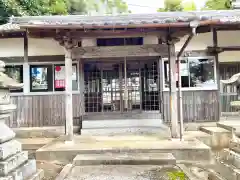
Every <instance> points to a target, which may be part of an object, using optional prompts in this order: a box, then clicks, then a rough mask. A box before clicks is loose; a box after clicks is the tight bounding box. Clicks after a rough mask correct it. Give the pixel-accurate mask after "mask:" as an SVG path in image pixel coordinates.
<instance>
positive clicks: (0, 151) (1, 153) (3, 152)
mask: <svg viewBox="0 0 240 180" xmlns="http://www.w3.org/2000/svg"><path fill="white" fill-rule="evenodd" d="M21 150H22V145H21V143H20V142H18V141H16V140H11V141H8V142H6V143H3V144H0V160H3V159H6V158H8V157H9V156H11V155H13V154H16V153H18V152H20V151H21Z"/></svg>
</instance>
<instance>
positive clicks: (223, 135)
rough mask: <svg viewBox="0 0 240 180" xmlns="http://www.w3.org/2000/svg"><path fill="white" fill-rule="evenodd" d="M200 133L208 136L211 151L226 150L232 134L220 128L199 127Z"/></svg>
mask: <svg viewBox="0 0 240 180" xmlns="http://www.w3.org/2000/svg"><path fill="white" fill-rule="evenodd" d="M200 131H202V132H205V133H207V134H210V135H211V136H212V137H211V140H210V142H209V143H210V144H211V147H212V148H213V149H224V148H228V147H229V145H230V141H231V139H232V132H231V131H228V130H226V129H224V128H220V127H200Z"/></svg>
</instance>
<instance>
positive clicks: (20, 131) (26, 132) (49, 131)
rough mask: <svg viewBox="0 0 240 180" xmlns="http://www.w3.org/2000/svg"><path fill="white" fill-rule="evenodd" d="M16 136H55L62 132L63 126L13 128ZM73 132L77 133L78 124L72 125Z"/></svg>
mask: <svg viewBox="0 0 240 180" xmlns="http://www.w3.org/2000/svg"><path fill="white" fill-rule="evenodd" d="M12 130H13V131H14V132H15V133H16V136H15V137H16V138H19V139H25V138H57V137H59V136H61V135H63V134H64V132H65V128H64V126H46V127H22V128H13V129H12ZM73 132H74V133H79V126H74V127H73Z"/></svg>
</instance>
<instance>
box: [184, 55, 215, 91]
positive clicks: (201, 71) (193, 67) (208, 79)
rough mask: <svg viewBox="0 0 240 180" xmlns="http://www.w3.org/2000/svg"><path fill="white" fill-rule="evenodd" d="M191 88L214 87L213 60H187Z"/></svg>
mask: <svg viewBox="0 0 240 180" xmlns="http://www.w3.org/2000/svg"><path fill="white" fill-rule="evenodd" d="M189 71H190V85H191V87H216V82H215V78H214V61H213V59H194V60H189Z"/></svg>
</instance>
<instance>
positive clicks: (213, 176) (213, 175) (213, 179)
mask: <svg viewBox="0 0 240 180" xmlns="http://www.w3.org/2000/svg"><path fill="white" fill-rule="evenodd" d="M208 180H226V179H224V178H223V177H222V176H221V175H220V174H219V173H217V172H215V171H213V170H212V172H210V173H209V174H208Z"/></svg>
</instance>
